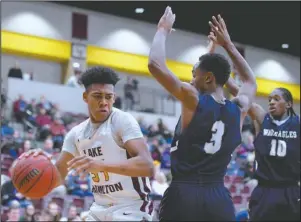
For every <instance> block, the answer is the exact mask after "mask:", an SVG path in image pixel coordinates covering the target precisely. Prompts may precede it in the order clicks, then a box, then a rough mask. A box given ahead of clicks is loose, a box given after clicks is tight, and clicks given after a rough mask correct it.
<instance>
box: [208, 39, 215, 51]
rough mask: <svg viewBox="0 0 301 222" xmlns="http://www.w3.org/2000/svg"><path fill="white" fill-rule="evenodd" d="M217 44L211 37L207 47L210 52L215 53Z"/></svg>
mask: <svg viewBox="0 0 301 222" xmlns="http://www.w3.org/2000/svg"><path fill="white" fill-rule="evenodd" d="M216 46H217V44H216V42H215V41H212V40H210V39H209V44H208V47H207V49H208V52H209V53H214V52H215V49H216Z"/></svg>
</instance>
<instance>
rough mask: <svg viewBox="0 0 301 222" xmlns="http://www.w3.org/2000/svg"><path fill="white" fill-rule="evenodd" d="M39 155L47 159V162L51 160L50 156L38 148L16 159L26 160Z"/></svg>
mask: <svg viewBox="0 0 301 222" xmlns="http://www.w3.org/2000/svg"><path fill="white" fill-rule="evenodd" d="M39 155H43V156H45V157H47V158H48V159H49V160H51V158H52V155H50V154H48V153H46V152H45V151H44V150H42V149H40V148H38V149H32V150H29V151H27V152H25V153H23V154H22V155H21V156H20V157H19V158H18V159H19V160H20V159H23V158H28V157H30V156H34V157H36V156H39Z"/></svg>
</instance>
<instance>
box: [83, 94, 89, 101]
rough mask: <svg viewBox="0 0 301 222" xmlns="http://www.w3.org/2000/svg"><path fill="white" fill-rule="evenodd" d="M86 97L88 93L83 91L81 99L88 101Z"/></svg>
mask: <svg viewBox="0 0 301 222" xmlns="http://www.w3.org/2000/svg"><path fill="white" fill-rule="evenodd" d="M87 99H88V93H87V92H84V93H83V100H84V102H85V103H87V102H88V101H87Z"/></svg>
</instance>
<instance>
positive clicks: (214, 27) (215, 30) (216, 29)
mask: <svg viewBox="0 0 301 222" xmlns="http://www.w3.org/2000/svg"><path fill="white" fill-rule="evenodd" d="M209 25H210V27H211V29H212V30H213V32H214V33H217V32H218V28H217V27H216V26H214V25H213V24H212V22H209Z"/></svg>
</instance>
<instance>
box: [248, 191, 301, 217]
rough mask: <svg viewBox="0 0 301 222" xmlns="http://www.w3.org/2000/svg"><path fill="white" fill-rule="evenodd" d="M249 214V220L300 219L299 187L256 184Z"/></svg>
mask: <svg viewBox="0 0 301 222" xmlns="http://www.w3.org/2000/svg"><path fill="white" fill-rule="evenodd" d="M249 214H250V221H300V187H299V186H292V187H266V186H257V187H256V188H255V189H254V191H253V192H252V195H251V198H250V202H249Z"/></svg>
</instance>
